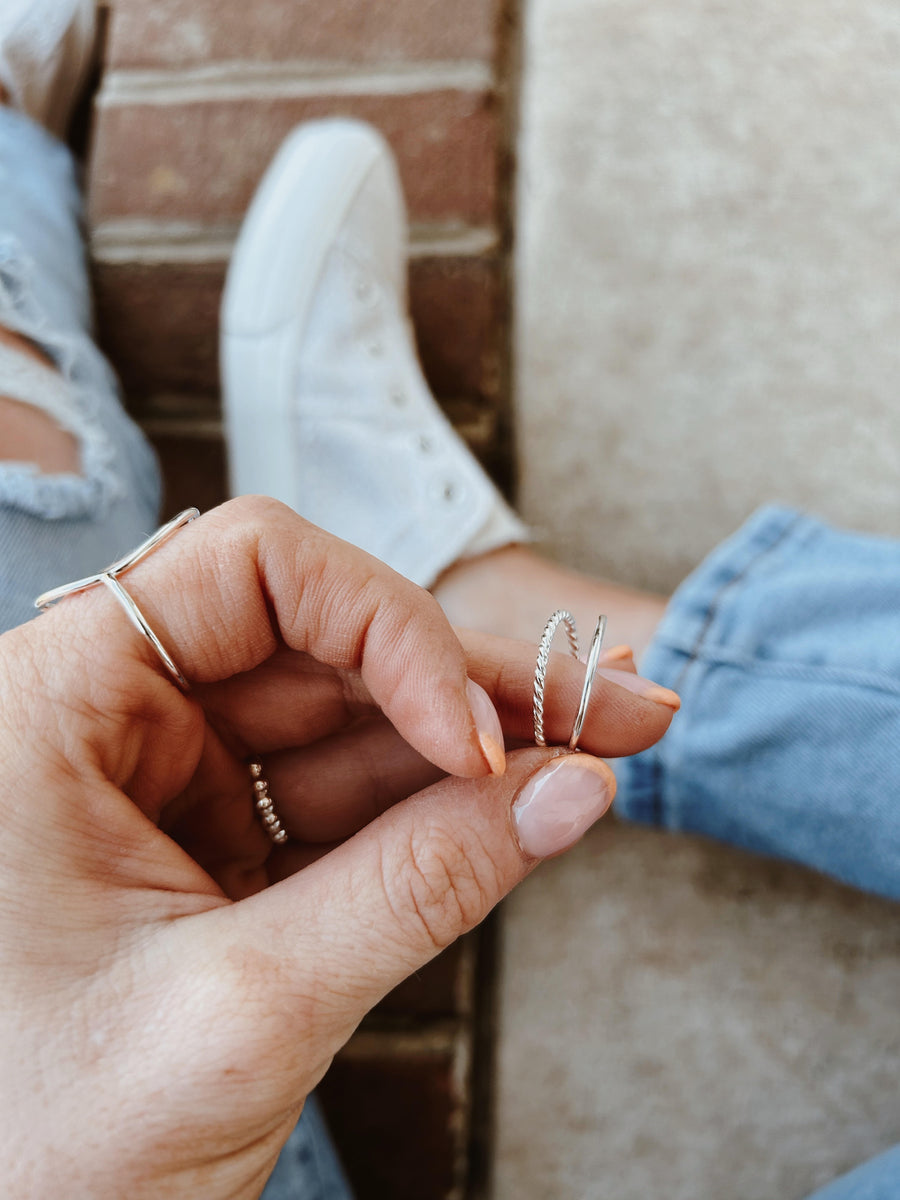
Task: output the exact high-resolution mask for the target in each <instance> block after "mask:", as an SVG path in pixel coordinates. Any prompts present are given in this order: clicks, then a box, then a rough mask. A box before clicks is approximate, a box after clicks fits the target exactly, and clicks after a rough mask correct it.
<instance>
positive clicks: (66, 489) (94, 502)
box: [0, 235, 125, 520]
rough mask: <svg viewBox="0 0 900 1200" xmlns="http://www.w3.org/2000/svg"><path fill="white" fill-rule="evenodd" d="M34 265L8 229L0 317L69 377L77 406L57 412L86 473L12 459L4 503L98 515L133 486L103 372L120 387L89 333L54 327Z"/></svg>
mask: <svg viewBox="0 0 900 1200" xmlns="http://www.w3.org/2000/svg"><path fill="white" fill-rule="evenodd" d="M33 270H34V267H33V264H32V262H31V260H30V259H29V257H28V255H27V254H25V253H24V252H23V251H22V249H21V247H20V246H19V244H18V242H17V240H16V239H15V238H13V237H11V236H9V235H5V236H0V325H3V326H4V327H5V328H6V329H9V330H10V331H11V332H13V333H18V334H21V335H22V336H23V337H27V338H29V339H30V340H31V341H33V342H34V343H35V344H36V345H37V346H39V347H40V348H41V349H42V350H43V351H44V353H46V354H47V356H48V357H49V358H50V359H51V360H52V362H54V363H55V364H56V367H57V370H58V371H59V373H60V375H61V376H62V378H63V380H64V381H65V383H66V384H68V386H69V389H70V396H71V408H70V410H69V411H68V412H67V413H65V414H61V413H58V412H51V414H50V415H51V416H53V417H54V418H55V419H57V420H58V421H59V422H60V424H62V426H63V427H64V428H65V429H66V430H67V431H68V432H70V433H72V434H74V436H75V437H76V438H77V439H78V443H79V451H80V456H81V472H82V473H81V474H80V475H42V474H39V473H38V472H36V471H35V470H34V468H33V467H31V466H29V465H28V464H17V463H5V464H3V466H2V468H0V504H7V505H10V506H12V507H16V508H21V509H23V510H25V511H27V512H30V513H33V514H34V515H36V516H41V517H44V518H46V519H48V520H54V519H64V518H72V517H85V516H96V515H97V514H98V513H100V512H102V511H104V510H105V509H106V508H108V507H109V505H111V504H113V503H114V502H115V501H116V500H119V499H121V498H122V497H123V496H124V494H125V484H124V481H123V480H122V478H121V476H120V474H119V473H118V471H117V470H116V467H115V451H114V448H113V445H112V443H111V441H110V440H109V438H108V437H107V435H106V433H105V432H104V429H103V424H102V415H101V412H100V406H99V404H98V403H97V399H96V394H95V388H96V387H97V383H98V380H102V381H103V383H104V385H106V384H107V383H109V385H110V386H111V387H112V388H115V380H114V377H113V376H112V372H111V371H110V369H109V367H108V365H107V364H106V361H105V360H104V359H103V357H102V355H100V352H99V351H98V350H97V348H96V347H95V346H94V345H93V343H92V342H91V341H90V339H89V338H88V337H87V335H86V334H85V335H71V334H59V333H57V332H56V331H54V330H53V329H52V328H51V327H50V324H49V322H48V321H47V319H46V316H45V314H44V313H43V312H42V311H41V310H40V308H39V306H38V305H37V303H36V302H35V300H34V298H33V295H32V292H31V289H30V287H29V279H30V276H31V272H32V271H33ZM0 390H2V381H0Z"/></svg>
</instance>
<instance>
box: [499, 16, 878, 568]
mask: <svg viewBox="0 0 900 1200" xmlns="http://www.w3.org/2000/svg"><path fill="white" fill-rule="evenodd" d="M523 4H524V9H525V18H526V25H527V28H526V48H525V75H524V93H523V114H522V121H523V132H522V139H521V146H520V173H519V211H518V224H517V239H518V260H517V268H516V269H517V297H518V329H517V338H518V354H517V397H518V424H519V430H520V449H521V458H522V495H521V499H522V503H523V507H524V510H525V513H526V515H527V516H528V517H529V518H530V519H531V520H532V521H534V522H535V523H536V524H537V525H538V526H539V527H541V528H542V529H543V530H544V531H545V533H546V535H547V539H548V542H549V543H550V544H551V545H552V546H553V547H554V548H555V549H556V550H557V552H558V553H560V554H561V555H562V557H564V558H565V559H566V560H567V561H570V562H575V563H577V564H578V565H581V566H583V567H586V568H589V569H593V570H595V571H598V572H602V573H610V574H613V575H615V576H618V577H620V578H623V579H624V580H625V581H627V582H633V583H637V584H644V585H649V586H653V587H656V588H660V589H668V588H670V587H671V586H673V585H674V584H675V583H676V582H677V581H678V580H679V579H680V578H681V577H682V576H683V575H684V573H685V572H686V571H687V570H689V569H690V567H691V566H692V564H693V563H694V562H696V561H697V559H698V558H699V557H700V556H701V555H702V554H703V553H705V552H706V551H707V550H708V549H709V548H710V547H712V546H713V545H714V544H715V543H716V542H717V541H719V540H720V539H721V538H722V537H723V536H724V535H726V534H727V533H729V532H730V531H731V530H732V529H734V528H735V527H736V526H737V524H739V522H740V521H741V520H742V519H743V518H744V517H745V516H746V515H747V514H748V513H749V512H750V511H751V510H752V509H753V508H754V507H755V506H756V505H757V504H759V503H760V502H761V501H763V500H770V499H781V500H785V501H789V502H791V503H794V504H800V505H803V506H806V507H809V508H811V509H813V510H815V511H817V512H820V513H822V514H824V515H826V516H829V517H831V518H833V519H835V520H837V521H839V522H842V523H845V524H847V525H850V526H855V527H859V528H865V529H870V530H873V531H884V532H889V533H893V532H896V531H897V529H898V521H897V513H898V511H900V505H898V502H900V422H898V420H897V415H896V414H897V404H898V400H897V383H898V379H900V278H898V275H897V271H896V258H895V253H894V248H895V247H896V246H897V245H898V243H900V200H898V196H900V155H898V153H897V147H898V145H900V73H898V70H897V66H898V62H900V10H898V8H897V5H896V4H895V3H893V0H794V2H793V3H791V4H784V3H783V2H782V0H759V3H756V4H752V5H748V4H745V3H743V2H742V0H678V2H677V3H676V2H674V0H628V2H627V3H626V2H625V0H523Z"/></svg>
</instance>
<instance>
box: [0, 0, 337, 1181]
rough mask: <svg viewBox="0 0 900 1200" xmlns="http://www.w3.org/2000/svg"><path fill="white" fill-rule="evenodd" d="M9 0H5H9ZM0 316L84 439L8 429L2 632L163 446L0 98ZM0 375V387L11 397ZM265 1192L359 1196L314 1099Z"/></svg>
mask: <svg viewBox="0 0 900 1200" xmlns="http://www.w3.org/2000/svg"><path fill="white" fill-rule="evenodd" d="M0 2H2V0H0ZM0 327H5V328H7V329H11V330H14V331H15V332H17V333H22V334H25V335H26V336H27V337H29V338H31V339H32V340H33V341H34V342H36V343H37V344H38V345H39V346H40V347H41V348H42V349H43V350H44V351H45V352H46V353H47V354H48V355H49V357H50V358H51V359H52V360H53V362H54V363H55V364H56V365H57V366H58V368H59V371H60V373H61V374H62V376H63V377H64V379H65V380H66V381H67V383H68V389H67V390H68V404H67V406H66V407H65V408H61V407H60V404H59V403H58V401H57V402H54V403H52V404H51V405H50V406H49V408H48V411H49V413H50V415H51V416H52V417H53V418H54V419H55V420H57V421H58V422H59V423H60V424H61V425H63V426H64V428H66V429H68V430H69V431H70V432H71V433H73V434H74V435H75V436H76V438H77V439H78V441H79V443H80V449H81V458H82V473H81V475H53V476H50V475H41V474H39V473H38V472H36V471H35V470H33V469H31V468H30V467H28V466H27V465H25V464H23V463H17V462H9V461H6V462H4V461H3V458H4V454H3V440H4V439H3V430H2V428H0V632H2V631H3V630H5V629H10V628H12V627H13V626H14V625H18V624H20V623H21V622H22V621H27V620H29V618H31V617H33V616H35V615H36V614H35V609H34V598H35V596H37V595H39V594H40V593H41V592H42V591H45V590H47V589H48V588H50V587H53V586H54V585H56V584H58V583H65V582H66V581H68V580H70V579H79V578H82V577H83V576H85V575H89V574H91V573H92V572H94V571H99V570H101V569H102V568H103V567H104V566H107V565H108V564H109V563H110V562H112V561H114V560H115V559H116V558H119V557H120V556H121V555H123V554H124V553H125V552H126V551H128V550H129V549H131V548H133V547H134V546H135V545H137V544H138V543H139V542H141V541H143V539H144V538H146V537H147V535H148V534H150V533H152V532H153V530H154V529H155V528H156V526H157V524H158V521H159V511H158V510H159V501H160V479H159V470H158V467H157V463H156V458H155V456H154V454H153V451H152V450H151V449H150V447H149V445H148V444H147V442H146V440H145V439H144V437H143V434H142V433H141V432H140V430H139V429H138V428H137V426H136V425H135V424H134V423H133V422H132V421H131V420H130V419H129V418H128V417H127V416H126V414H125V412H124V410H123V408H122V405H121V402H120V397H119V391H118V385H117V383H116V379H115V377H114V375H113V373H112V371H111V370H110V368H109V366H108V364H107V363H106V361H105V359H104V358H103V356H102V355H101V354H100V352H99V350H98V349H97V348H96V346H95V345H94V342H93V339H92V336H91V302H90V289H89V284H88V276H87V271H86V267H85V254H84V242H83V238H82V234H81V199H80V195H79V189H78V184H77V178H76V172H75V167H74V164H73V162H72V159H71V156H70V155H69V153H68V151H67V150H66V149H65V148H64V147H63V146H61V145H60V144H59V143H58V142H56V141H55V140H54V139H53V138H51V137H50V136H49V135H48V134H47V133H45V132H44V130H43V129H41V128H40V127H39V126H37V125H35V124H34V123H33V122H32V121H30V120H28V119H27V118H26V117H23V116H21V115H20V114H18V113H14V112H12V111H11V110H10V109H8V108H3V107H0ZM11 382H12V381H11V380H6V381H4V378H3V377H2V376H0V396H3V395H9V396H11V398H13V399H22V397H19V396H16V395H14V386H13V387H11V386H10V384H11ZM263 1195H264V1197H265V1200H351V1192H350V1189H349V1186H348V1184H347V1183H346V1180H345V1179H344V1176H343V1173H342V1171H341V1168H340V1166H339V1164H338V1161H337V1156H336V1155H335V1153H334V1150H333V1148H332V1145H331V1142H330V1139H329V1137H328V1133H327V1131H326V1129H325V1125H324V1123H323V1120H322V1117H321V1114H320V1112H319V1110H318V1107H317V1105H316V1102H315V1099H314V1098H310V1099H309V1100H307V1103H306V1107H305V1108H304V1111H303V1116H302V1117H301V1119H300V1121H299V1122H298V1124H297V1127H296V1128H295V1130H294V1132H293V1134H292V1135H291V1138H290V1140H289V1141H288V1143H287V1145H286V1146H285V1148H284V1150H283V1152H282V1155H281V1158H280V1159H279V1160H278V1163H277V1165H276V1167H275V1171H274V1172H273V1174H272V1177H271V1179H270V1181H269V1184H268V1185H267V1187H266V1190H265V1192H264V1193H263Z"/></svg>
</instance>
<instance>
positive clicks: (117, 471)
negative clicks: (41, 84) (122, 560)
mask: <svg viewBox="0 0 900 1200" xmlns="http://www.w3.org/2000/svg"><path fill="white" fill-rule="evenodd" d="M79 220H80V198H79V194H78V189H77V186H76V179H75V169H74V165H73V163H72V160H71V157H70V156H69V154H68V152H67V151H66V150H65V148H64V147H63V146H62V145H61V144H60V143H59V142H57V141H56V140H55V139H54V138H52V137H51V136H50V135H49V134H48V133H46V132H45V130H43V129H42V128H41V127H40V126H39V125H37V124H35V123H34V122H33V121H31V120H30V119H29V118H28V117H27V116H25V115H23V114H21V113H18V112H14V111H13V110H12V109H10V108H7V107H0V327H2V328H3V329H4V330H5V331H6V332H7V334H8V335H13V336H7V337H5V338H4V340H3V342H2V343H0V397H3V404H4V419H5V425H6V428H7V430H8V429H9V426H10V424H12V420H11V416H12V417H17V416H24V418H25V419H24V421H23V422H21V423H20V424H19V425H18V426H17V428H21V425H22V424H27V423H28V417H29V416H30V415H34V414H35V411H37V412H39V413H40V415H41V418H42V420H41V421H39V422H37V426H36V427H37V428H41V426H42V425H43V426H44V427H45V428H46V429H47V430H49V431H50V433H51V435H52V434H54V433H56V432H58V431H59V430H62V431H65V433H66V434H68V435H69V441H70V442H71V444H72V446H73V449H74V451H75V455H74V457H75V464H76V465H75V470H71V469H70V470H65V469H62V470H59V469H54V468H55V467H57V466H58V467H62V468H65V467H67V466H71V465H72V463H71V462H66V461H64V460H62V461H57V462H54V461H52V460H51V461H49V462H48V463H47V464H46V469H42V468H39V467H37V466H36V465H35V464H34V463H33V462H28V461H24V460H23V459H22V458H20V457H12V455H13V454H15V453H17V451H16V449H15V448H14V447H12V448H11V445H10V443H11V441H12V438H11V435H10V434H9V433H8V432H7V434H6V435H5V436H4V435H3V433H2V432H0V460H2V461H0V628H2V629H8V628H10V627H11V626H12V625H16V624H18V623H19V622H21V621H25V620H28V619H29V617H32V616H34V615H35V612H34V607H33V602H34V598H35V596H36V595H37V594H38V593H39V592H40V591H42V590H44V589H45V588H47V587H51V586H53V585H54V584H55V583H59V582H65V581H66V580H67V579H72V578H77V577H79V576H81V575H84V574H86V573H89V572H91V571H94V570H98V569H100V568H101V567H103V566H104V565H106V564H107V563H108V562H110V561H112V559H113V558H115V557H116V556H117V555H119V554H122V553H124V552H125V551H126V550H127V549H128V548H129V547H130V546H133V545H135V544H136V543H137V542H139V541H140V540H141V539H142V538H143V537H145V536H146V534H147V533H148V532H149V531H151V530H152V529H153V527H154V526H155V524H156V522H157V509H158V503H159V480H158V474H157V470H156V464H155V461H154V458H153V454H152V452H151V450H150V448H149V447H148V446H147V444H146V442H145V440H144V438H143V436H142V435H141V433H140V431H139V430H138V429H137V428H136V427H135V426H134V425H133V423H132V422H131V421H129V419H128V418H127V417H126V415H125V413H124V412H123V411H122V408H121V405H120V403H119V398H118V391H117V387H116V382H115V379H114V377H113V375H112V372H111V371H110V369H109V367H108V365H107V363H106V362H105V360H104V359H103V357H102V355H101V354H100V353H99V351H98V350H97V349H96V347H95V346H94V344H93V342H92V340H91V336H90V332H89V331H90V299H89V291H88V282H87V273H86V270H85V263H84V248H83V244H82V240H81V235H80V230H79ZM14 335H19V336H20V337H21V338H24V339H27V344H31V345H33V346H34V347H36V348H37V353H34V354H32V355H29V354H27V353H25V352H23V350H22V349H21V344H18V345H17V344H16V340H15V336H14ZM42 357H43V360H44V361H41V358H42ZM50 364H52V366H51V365H50ZM29 409H30V410H32V412H31V413H29ZM32 424H33V425H34V422H32ZM38 461H40V459H39V460H38Z"/></svg>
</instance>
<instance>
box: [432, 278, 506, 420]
mask: <svg viewBox="0 0 900 1200" xmlns="http://www.w3.org/2000/svg"><path fill="white" fill-rule="evenodd" d="M409 291H410V308H411V310H412V313H413V319H414V323H415V327H416V337H417V339H418V343H419V354H420V356H421V359H422V366H423V368H424V370H425V374H426V376H427V377H428V380H429V382H430V383H431V385H432V387H433V388H434V389H435V391H436V392H437V394H438V395H440V396H477V397H479V398H481V399H483V400H493V399H495V398H496V396H497V393H498V390H499V384H500V372H501V353H502V345H503V334H504V327H505V324H506V321H505V318H506V314H505V312H504V311H503V308H502V288H501V269H500V264H499V263H498V261H497V260H496V259H494V258H485V257H479V258H462V257H460V258H456V257H441V256H435V257H433V258H421V259H413V260H412V262H411V264H410V278H409Z"/></svg>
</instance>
